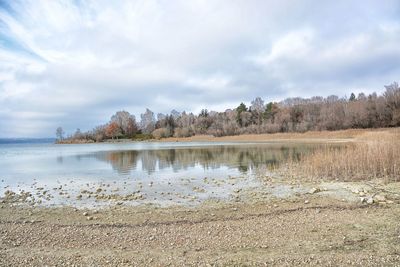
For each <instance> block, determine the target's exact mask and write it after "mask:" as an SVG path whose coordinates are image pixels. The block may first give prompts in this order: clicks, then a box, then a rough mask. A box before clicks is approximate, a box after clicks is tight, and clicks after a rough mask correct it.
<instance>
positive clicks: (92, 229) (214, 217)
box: [0, 196, 400, 266]
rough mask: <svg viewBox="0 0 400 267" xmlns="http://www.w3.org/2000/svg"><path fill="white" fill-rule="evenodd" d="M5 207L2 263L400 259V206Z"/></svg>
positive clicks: (360, 262) (315, 202) (324, 201)
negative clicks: (96, 208) (95, 209)
mask: <svg viewBox="0 0 400 267" xmlns="http://www.w3.org/2000/svg"><path fill="white" fill-rule="evenodd" d="M308 201H309V203H307V204H305V202H304V199H296V200H283V201H275V202H269V203H247V204H243V203H242V204H228V203H225V204H213V203H208V204H205V205H203V206H201V207H197V208H183V207H180V208H179V207H177V208H163V209H161V208H154V207H153V208H152V207H141V208H134V207H124V206H116V207H113V208H110V209H107V210H100V211H90V210H88V211H83V210H76V209H73V208H57V209H48V208H23V207H12V206H8V205H3V206H2V208H1V209H0V265H1V266H45V265H47V266H170V265H171V266H183V265H192V266H199V265H200V266H207V264H211V265H216V266H226V265H228V266H231V265H239V266H242V265H255V266H264V265H265V264H267V265H276V266H285V265H290V266H293V265H321V266H343V265H352V264H354V265H357V266H376V265H379V266H383V265H385V266H391V265H392V266H400V223H399V218H400V216H399V215H400V205H399V204H396V203H395V204H392V205H366V204H354V203H353V204H352V203H349V202H343V201H339V200H334V199H330V198H327V197H320V196H314V197H312V198H308Z"/></svg>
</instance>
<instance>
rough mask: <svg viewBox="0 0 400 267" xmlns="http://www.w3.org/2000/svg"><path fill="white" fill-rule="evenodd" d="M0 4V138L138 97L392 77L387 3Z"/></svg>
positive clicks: (375, 86)
mask: <svg viewBox="0 0 400 267" xmlns="http://www.w3.org/2000/svg"><path fill="white" fill-rule="evenodd" d="M7 6H8V7H7V8H1V7H0V22H1V24H2V26H1V27H0V38H1V40H2V42H0V129H2V131H1V132H0V136H52V135H54V133H53V132H54V129H55V128H56V127H57V126H59V125H62V126H64V128H65V129H66V131H67V132H72V131H74V130H75V129H76V128H81V129H82V130H88V129H91V128H92V127H94V126H95V125H97V124H100V123H106V122H107V121H108V119H109V117H110V116H111V115H112V114H113V113H114V112H115V111H117V110H121V109H125V110H128V111H129V112H131V113H134V114H135V115H136V117H137V118H139V115H140V113H141V112H143V111H144V110H145V108H147V107H148V108H150V109H152V110H153V111H154V112H156V113H158V112H169V111H170V110H172V109H177V110H181V111H182V110H186V111H194V112H198V111H199V110H200V109H201V108H203V107H204V108H216V109H219V110H224V109H226V108H233V107H235V106H236V105H238V104H239V103H240V102H242V101H244V102H246V103H249V102H250V101H251V100H252V99H254V98H255V97H256V96H261V97H263V98H264V99H265V100H266V101H271V100H281V99H283V98H285V97H288V96H312V95H329V94H337V95H339V96H344V95H345V94H349V93H350V90H354V91H357V90H361V89H363V90H364V91H366V92H372V91H379V90H382V89H383V85H384V84H387V83H390V82H392V81H394V80H398V78H399V76H400V75H399V74H400V68H399V64H398V62H399V59H400V49H399V48H398V47H399V46H398V44H399V43H400V37H399V36H400V34H399V33H400V20H399V18H398V14H399V11H400V3H399V2H398V1H390V0H388V1H384V2H377V1H372V0H371V1H361V0H360V1H351V2H349V1H344V0H343V1H334V2H321V1H315V0H306V1H289V0H287V1H279V2H278V1H261V0H260V1H235V2H232V1H226V0H220V1H180V0H176V1H162V0H159V1H158V0H146V1H141V0H138V1H120V2H119V3H118V5H117V4H114V3H112V2H110V1H90V0H87V1H78V3H77V2H76V1H52V2H51V3H48V2H38V1H33V0H32V1H24V2H16V1H10V2H9V3H8V5H7ZM11 10H13V11H11ZM5 44H17V45H14V46H13V45H5ZM232 105H233V106H232ZM49 114H51V116H50V115H49Z"/></svg>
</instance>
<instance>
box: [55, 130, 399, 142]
mask: <svg viewBox="0 0 400 267" xmlns="http://www.w3.org/2000/svg"><path fill="white" fill-rule="evenodd" d="M399 129H400V128H399V127H396V128H368V129H346V130H336V131H308V132H304V133H297V132H291V133H270V134H268V133H265V134H241V135H230V136H221V137H215V136H212V135H194V136H190V137H167V138H161V139H148V140H131V139H119V140H106V141H103V142H94V141H78V142H61V143H58V142H56V143H55V144H62V145H65V144H119V143H120V144H125V143H126V144H129V143H141V142H160V143H165V142H299V143H301V142H327V141H328V142H352V141H354V140H355V139H357V138H358V137H360V136H363V135H365V134H368V133H376V132H382V133H388V132H389V133H390V132H394V131H399Z"/></svg>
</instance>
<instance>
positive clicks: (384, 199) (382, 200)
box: [374, 195, 386, 202]
mask: <svg viewBox="0 0 400 267" xmlns="http://www.w3.org/2000/svg"><path fill="white" fill-rule="evenodd" d="M374 200H376V201H378V202H384V201H386V197H385V196H382V195H376V196H375V197H374Z"/></svg>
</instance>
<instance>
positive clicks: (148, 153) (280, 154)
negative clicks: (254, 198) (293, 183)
mask: <svg viewBox="0 0 400 267" xmlns="http://www.w3.org/2000/svg"><path fill="white" fill-rule="evenodd" d="M315 148H317V146H316V145H301V146H300V145H284V146H283V145H258V146H256V145H251V146H248V145H246V146H244V145H243V146H242V145H238V146H214V147H199V148H176V149H159V150H142V151H141V150H138V151H105V152H98V153H95V154H94V156H95V157H96V158H97V159H99V160H102V161H106V162H109V163H110V164H111V165H112V167H113V169H115V170H117V171H118V172H119V173H124V174H126V173H129V171H131V170H133V169H136V167H137V164H138V162H139V161H140V162H141V163H142V169H143V170H144V171H146V172H148V173H149V174H150V173H153V172H154V171H156V170H157V167H158V169H159V170H163V169H167V168H172V169H173V170H174V171H179V170H183V169H187V168H191V167H194V166H196V165H200V166H202V167H203V168H204V169H216V168H220V167H222V166H227V167H230V168H237V169H238V170H239V171H240V172H243V173H246V172H248V171H249V170H253V169H255V168H257V167H260V166H267V167H268V166H276V165H278V164H280V163H282V162H284V161H286V160H287V159H291V160H298V159H299V158H300V156H301V155H302V154H306V153H309V152H311V151H312V150H314V149H315Z"/></svg>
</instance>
